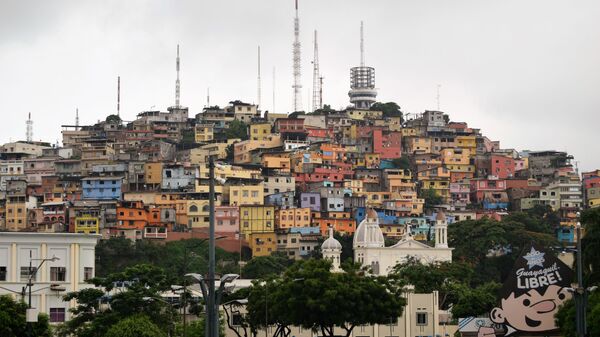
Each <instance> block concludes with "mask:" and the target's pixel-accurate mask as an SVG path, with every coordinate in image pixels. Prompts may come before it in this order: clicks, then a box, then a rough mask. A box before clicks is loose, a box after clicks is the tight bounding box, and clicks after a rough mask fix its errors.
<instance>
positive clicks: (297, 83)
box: [292, 0, 302, 111]
mask: <svg viewBox="0 0 600 337" xmlns="http://www.w3.org/2000/svg"><path fill="white" fill-rule="evenodd" d="M295 2H296V16H295V18H294V44H293V47H294V52H293V61H294V85H293V86H292V87H293V88H294V111H301V110H302V84H301V81H302V80H301V77H302V71H301V67H300V61H301V60H300V19H299V18H298V0H295Z"/></svg>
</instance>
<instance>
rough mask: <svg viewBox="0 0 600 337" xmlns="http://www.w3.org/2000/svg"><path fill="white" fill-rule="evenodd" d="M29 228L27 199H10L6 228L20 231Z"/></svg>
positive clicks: (7, 205)
mask: <svg viewBox="0 0 600 337" xmlns="http://www.w3.org/2000/svg"><path fill="white" fill-rule="evenodd" d="M25 227H27V206H26V204H25V197H24V196H18V197H8V198H7V200H6V228H8V230H10V231H18V230H21V229H24V228H25Z"/></svg>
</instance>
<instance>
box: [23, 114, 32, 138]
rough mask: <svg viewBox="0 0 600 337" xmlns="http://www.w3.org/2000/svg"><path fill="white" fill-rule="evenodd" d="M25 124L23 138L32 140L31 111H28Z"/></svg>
mask: <svg viewBox="0 0 600 337" xmlns="http://www.w3.org/2000/svg"><path fill="white" fill-rule="evenodd" d="M25 125H27V131H26V133H25V139H26V140H27V141H28V142H31V141H33V120H31V112H30V113H29V118H27V121H26V122H25Z"/></svg>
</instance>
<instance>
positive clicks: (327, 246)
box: [321, 228, 342, 251]
mask: <svg viewBox="0 0 600 337" xmlns="http://www.w3.org/2000/svg"><path fill="white" fill-rule="evenodd" d="M327 250H338V251H341V250H342V244H341V243H340V242H339V241H338V240H336V239H335V238H334V237H333V228H329V237H328V238H327V240H325V241H324V242H323V244H322V245H321V251H327Z"/></svg>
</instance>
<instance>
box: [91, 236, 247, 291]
mask: <svg viewBox="0 0 600 337" xmlns="http://www.w3.org/2000/svg"><path fill="white" fill-rule="evenodd" d="M96 256H98V257H99V260H98V261H97V262H96V270H97V273H96V274H97V275H98V276H100V277H105V276H108V275H110V274H112V273H116V272H119V271H122V270H123V269H125V268H127V267H131V266H135V265H137V264H152V265H155V266H157V267H160V268H162V269H164V270H165V271H166V274H167V275H168V277H169V279H170V282H171V283H172V284H182V283H183V275H185V274H186V273H189V272H191V271H194V270H207V269H208V242H207V241H206V240H202V239H188V240H180V241H172V242H167V243H166V244H158V243H155V242H152V241H147V240H138V241H136V242H135V243H134V242H132V241H131V240H128V239H125V238H111V239H108V240H101V241H100V242H98V245H97V246H96ZM216 259H217V272H218V273H220V274H226V273H234V272H237V271H238V267H237V260H238V255H237V254H235V253H229V252H226V251H224V250H222V249H220V248H217V249H216Z"/></svg>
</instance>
